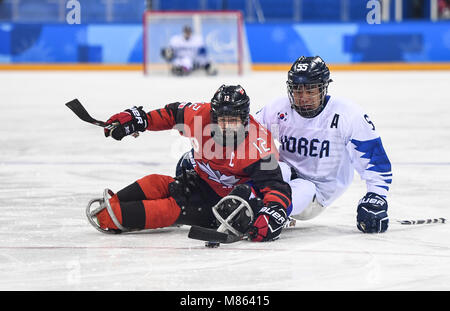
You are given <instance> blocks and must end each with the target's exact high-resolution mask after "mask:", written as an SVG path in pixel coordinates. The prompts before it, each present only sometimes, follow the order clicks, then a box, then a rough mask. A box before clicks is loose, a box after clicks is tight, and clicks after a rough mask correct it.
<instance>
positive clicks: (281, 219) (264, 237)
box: [247, 204, 288, 242]
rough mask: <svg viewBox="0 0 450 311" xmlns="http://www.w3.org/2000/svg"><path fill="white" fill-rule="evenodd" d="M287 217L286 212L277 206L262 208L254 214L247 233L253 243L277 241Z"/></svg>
mask: <svg viewBox="0 0 450 311" xmlns="http://www.w3.org/2000/svg"><path fill="white" fill-rule="evenodd" d="M287 219H288V217H287V214H286V210H285V209H284V208H283V207H282V206H280V205H277V204H272V205H270V206H264V207H263V208H261V210H260V211H259V212H258V214H256V218H255V221H254V222H253V224H252V225H251V227H250V229H249V230H248V231H247V234H248V235H249V237H250V239H251V240H252V241H254V242H265V241H273V240H276V239H278V237H279V235H280V233H281V230H282V229H283V225H284V224H285V223H286V221H287Z"/></svg>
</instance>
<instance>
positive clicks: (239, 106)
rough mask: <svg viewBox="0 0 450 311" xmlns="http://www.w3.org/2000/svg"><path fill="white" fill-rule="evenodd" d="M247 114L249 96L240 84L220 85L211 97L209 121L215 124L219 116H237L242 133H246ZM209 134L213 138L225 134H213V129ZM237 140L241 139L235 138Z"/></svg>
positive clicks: (248, 110) (248, 111) (248, 112)
mask: <svg viewBox="0 0 450 311" xmlns="http://www.w3.org/2000/svg"><path fill="white" fill-rule="evenodd" d="M249 114H250V98H249V97H248V96H247V93H246V92H245V90H244V88H243V87H242V86H240V85H222V86H221V87H220V88H219V89H218V90H217V91H216V93H215V94H214V96H213V98H212V99H211V122H212V123H213V124H215V125H217V124H218V119H219V117H222V116H230V117H238V118H239V119H240V121H241V123H242V128H243V133H244V134H246V132H247V125H248V122H249ZM211 134H212V136H213V137H215V138H218V137H219V136H223V137H225V136H224V135H226V133H222V135H214V134H215V130H213V132H212V133H211ZM235 135H236V133H235ZM235 138H236V137H235ZM237 141H239V142H240V141H241V139H238V140H236V139H235V142H237Z"/></svg>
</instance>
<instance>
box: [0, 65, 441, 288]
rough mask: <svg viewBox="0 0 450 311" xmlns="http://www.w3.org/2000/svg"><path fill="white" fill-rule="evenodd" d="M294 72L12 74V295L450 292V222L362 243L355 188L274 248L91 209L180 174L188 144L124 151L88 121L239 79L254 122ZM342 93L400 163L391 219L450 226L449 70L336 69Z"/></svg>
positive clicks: (3, 243)
mask: <svg viewBox="0 0 450 311" xmlns="http://www.w3.org/2000/svg"><path fill="white" fill-rule="evenodd" d="M285 78H286V74H285V73H284V72H271V73H270V72H267V73H266V72H256V73H252V74H250V75H247V76H244V77H221V76H217V77H212V78H211V77H195V78H171V77H155V78H144V77H143V76H142V75H141V74H140V73H123V72H117V73H115V72H108V73H95V72H90V73H81V72H67V73H66V72H58V73H50V72H49V73H37V72H0V124H1V125H0V150H1V151H0V212H1V213H0V290H76V291H78V290H183V291H185V290H186V291H187V290H277V291H278V290H285V291H289V290H450V264H449V263H450V241H449V237H450V225H448V224H444V225H421V226H401V225H395V224H394V223H392V225H391V226H390V229H389V231H388V232H386V233H384V234H379V235H366V234H361V233H360V232H359V231H358V230H357V229H356V225H355V217H356V203H357V201H358V200H359V199H360V198H361V197H362V196H363V195H364V193H365V185H364V184H363V183H362V182H361V180H360V178H359V177H358V175H356V177H355V180H354V184H353V185H352V186H351V188H350V189H349V190H348V191H347V192H346V193H345V194H344V195H343V196H342V197H341V198H340V199H338V200H337V201H336V202H335V203H334V204H333V205H332V206H330V207H329V208H328V209H327V210H326V211H325V212H324V213H323V214H322V215H320V216H319V217H317V218H316V219H313V220H310V221H307V222H298V223H297V227H296V228H292V229H288V230H285V231H284V232H283V234H282V237H281V238H280V239H279V240H278V241H276V242H272V243H250V242H238V243H235V244H230V245H221V246H220V247H219V248H217V249H208V248H205V247H204V243H203V242H201V241H196V240H191V239H188V238H187V233H188V229H189V228H188V227H187V226H183V227H181V228H166V229H159V230H154V231H150V232H144V233H137V234H127V235H125V234H124V235H105V234H102V233H100V232H98V231H96V230H95V229H94V228H93V227H91V226H90V224H89V223H88V222H87V219H86V218H85V214H84V213H85V207H86V204H87V202H88V201H89V200H90V199H91V198H94V197H99V196H101V194H102V192H103V189H104V188H106V187H108V188H111V189H112V190H114V191H117V190H119V189H121V188H122V187H124V186H126V185H128V184H130V183H131V182H133V181H135V180H136V179H138V178H140V177H143V176H145V175H147V174H150V173H161V174H168V175H173V174H174V166H175V164H176V161H177V160H178V157H179V156H180V155H181V154H182V153H183V152H184V151H185V150H188V148H189V144H188V142H187V141H186V140H185V139H183V138H181V137H180V136H179V135H178V134H177V133H176V131H165V132H147V133H144V134H142V135H141V136H140V137H139V138H137V139H135V138H132V137H127V138H125V139H124V140H123V141H121V142H116V141H113V140H112V139H105V137H104V136H103V133H102V129H101V128H99V127H95V126H93V125H90V124H88V123H85V122H83V121H81V120H79V119H78V118H77V117H76V116H75V115H74V114H73V113H72V112H71V111H70V110H69V109H67V107H65V106H64V103H66V102H67V101H69V100H71V99H73V98H78V99H80V101H81V102H82V103H83V104H84V105H85V107H86V108H87V110H88V111H89V112H90V113H91V115H92V116H93V117H94V118H97V119H100V120H105V119H107V118H108V117H109V116H110V115H111V114H113V113H116V112H119V111H122V110H123V109H126V108H129V107H131V106H132V105H142V106H144V107H145V109H147V110H149V109H152V108H157V107H162V106H164V105H165V104H167V103H170V102H174V101H209V99H210V98H211V97H212V95H213V93H214V92H215V90H216V89H217V88H218V87H219V86H220V85H221V84H222V83H225V84H237V83H240V84H242V85H243V86H244V88H245V89H246V90H247V93H248V94H249V95H250V97H251V106H252V112H256V111H257V110H258V109H259V108H260V107H262V106H263V105H265V104H267V103H269V102H270V101H271V100H273V99H275V98H277V97H278V96H283V95H284V94H285ZM333 80H334V83H332V85H331V86H330V93H331V94H333V95H338V96H344V97H347V98H349V99H352V100H354V101H355V102H357V103H359V104H360V105H361V106H362V107H363V108H364V110H365V111H366V112H367V114H368V115H369V116H370V118H371V120H373V122H374V123H375V125H376V127H377V130H378V132H379V134H380V135H381V136H382V140H383V143H384V146H385V149H386V151H387V152H388V154H389V157H390V159H391V161H392V164H393V174H394V178H393V184H392V187H391V190H390V196H389V215H390V217H391V219H418V218H432V217H447V218H448V217H449V216H450V213H449V208H450V206H449V200H448V195H449V189H450V187H449V186H450V105H449V103H450V92H449V89H448V88H449V85H450V83H449V82H450V72H384V73H380V72H354V73H349V72H347V73H346V72H336V73H333Z"/></svg>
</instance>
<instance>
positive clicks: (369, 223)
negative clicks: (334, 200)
mask: <svg viewBox="0 0 450 311" xmlns="http://www.w3.org/2000/svg"><path fill="white" fill-rule="evenodd" d="M387 209H388V203H387V201H386V200H385V199H384V198H383V197H382V196H380V195H378V194H376V193H373V192H368V193H367V194H366V195H365V196H364V197H363V198H362V199H361V200H360V201H359V203H358V209H357V216H356V226H357V227H358V229H359V230H360V231H362V232H364V233H381V232H384V231H386V230H387V228H388V225H389V218H388V214H387Z"/></svg>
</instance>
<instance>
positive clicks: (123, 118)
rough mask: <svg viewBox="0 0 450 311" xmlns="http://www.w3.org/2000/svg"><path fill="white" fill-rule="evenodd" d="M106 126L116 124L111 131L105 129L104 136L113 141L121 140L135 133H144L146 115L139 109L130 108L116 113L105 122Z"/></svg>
mask: <svg viewBox="0 0 450 311" xmlns="http://www.w3.org/2000/svg"><path fill="white" fill-rule="evenodd" d="M106 123H108V124H113V123H116V124H117V126H116V127H114V128H113V129H111V130H108V129H105V136H106V137H108V136H111V137H112V138H114V139H115V140H121V139H122V138H124V137H125V136H127V135H131V134H134V133H136V132H138V131H139V132H144V131H145V130H146V129H147V125H148V119H147V113H145V111H144V110H142V106H140V107H136V106H134V107H132V108H131V109H127V110H125V111H123V112H120V113H116V114H115V115H113V116H112V117H111V118H109V119H108V121H106Z"/></svg>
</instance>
